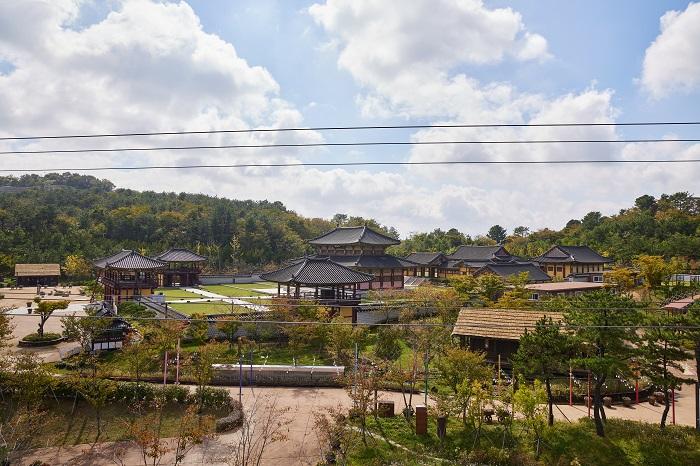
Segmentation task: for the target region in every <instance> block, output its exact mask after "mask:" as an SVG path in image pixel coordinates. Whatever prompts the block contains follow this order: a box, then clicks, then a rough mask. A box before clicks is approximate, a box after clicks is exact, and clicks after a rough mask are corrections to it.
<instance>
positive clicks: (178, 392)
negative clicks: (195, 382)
mask: <svg viewBox="0 0 700 466" xmlns="http://www.w3.org/2000/svg"><path fill="white" fill-rule="evenodd" d="M159 390H160V391H161V394H162V395H163V398H164V399H165V401H170V402H175V403H179V404H185V403H186V402H187V396H188V395H189V394H190V391H189V390H187V389H186V388H185V387H183V386H182V385H166V386H165V387H160V388H159Z"/></svg>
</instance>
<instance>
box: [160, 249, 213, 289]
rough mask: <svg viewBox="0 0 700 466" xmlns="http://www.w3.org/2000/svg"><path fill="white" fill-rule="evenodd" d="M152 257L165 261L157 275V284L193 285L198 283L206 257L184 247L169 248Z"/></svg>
mask: <svg viewBox="0 0 700 466" xmlns="http://www.w3.org/2000/svg"><path fill="white" fill-rule="evenodd" d="M153 259H156V260H159V261H162V262H167V264H168V266H167V267H166V268H165V269H163V270H162V271H161V272H160V274H159V276H158V285H159V286H195V285H198V284H199V274H200V273H202V263H204V262H206V261H207V258H206V257H204V256H200V255H199V254H197V253H195V252H192V251H190V250H189V249H185V248H170V249H168V250H167V251H164V252H162V253H160V254H158V255H157V256H154V257H153Z"/></svg>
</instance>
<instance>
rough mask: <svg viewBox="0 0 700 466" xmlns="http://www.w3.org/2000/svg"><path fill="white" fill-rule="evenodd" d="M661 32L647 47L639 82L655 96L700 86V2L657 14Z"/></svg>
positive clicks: (691, 89) (694, 88)
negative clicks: (660, 15)
mask: <svg viewBox="0 0 700 466" xmlns="http://www.w3.org/2000/svg"><path fill="white" fill-rule="evenodd" d="M660 23H661V34H659V36H658V37H657V38H656V40H654V42H653V43H652V44H651V45H650V46H649V48H647V50H646V54H645V56H644V67H643V70H642V84H643V86H644V87H645V88H646V89H647V90H648V91H649V92H650V94H651V95H652V96H653V97H655V98H661V97H664V96H666V95H668V94H670V93H672V92H676V91H680V92H690V91H694V90H696V89H698V88H700V27H698V25H700V3H690V4H689V5H688V8H686V10H685V11H682V12H681V11H675V10H671V11H668V12H666V14H664V15H663V16H662V17H661V21H660Z"/></svg>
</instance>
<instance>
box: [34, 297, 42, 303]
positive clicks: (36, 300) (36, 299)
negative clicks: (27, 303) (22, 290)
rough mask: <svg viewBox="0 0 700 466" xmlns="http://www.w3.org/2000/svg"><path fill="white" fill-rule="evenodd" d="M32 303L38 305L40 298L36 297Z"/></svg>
mask: <svg viewBox="0 0 700 466" xmlns="http://www.w3.org/2000/svg"><path fill="white" fill-rule="evenodd" d="M33 301H34V302H35V303H37V304H39V303H40V302H41V298H40V297H39V296H36V297H35V298H34V299H33Z"/></svg>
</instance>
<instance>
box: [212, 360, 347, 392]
mask: <svg viewBox="0 0 700 466" xmlns="http://www.w3.org/2000/svg"><path fill="white" fill-rule="evenodd" d="M212 367H213V368H214V376H213V379H212V383H213V384H216V385H232V386H236V385H239V383H240V382H239V376H240V375H241V374H242V375H243V385H246V386H247V385H267V386H278V387H338V386H340V383H339V382H338V377H339V376H342V375H343V372H344V371H345V367H344V366H283V365H259V364H253V365H252V366H251V365H250V364H248V365H245V364H244V365H243V368H242V371H241V368H240V367H239V365H238V364H214V365H213V366H212Z"/></svg>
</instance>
